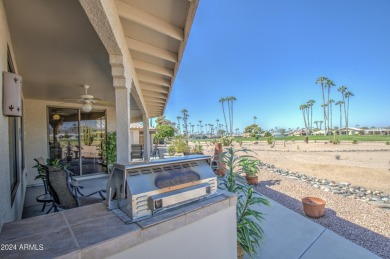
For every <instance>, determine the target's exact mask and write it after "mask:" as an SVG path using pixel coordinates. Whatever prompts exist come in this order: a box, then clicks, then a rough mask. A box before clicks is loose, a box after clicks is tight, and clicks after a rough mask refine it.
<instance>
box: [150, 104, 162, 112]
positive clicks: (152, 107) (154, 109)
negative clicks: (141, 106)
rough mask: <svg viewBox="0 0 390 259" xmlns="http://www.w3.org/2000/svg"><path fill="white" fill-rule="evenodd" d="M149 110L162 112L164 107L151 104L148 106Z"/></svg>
mask: <svg viewBox="0 0 390 259" xmlns="http://www.w3.org/2000/svg"><path fill="white" fill-rule="evenodd" d="M146 105H147V106H148V108H149V110H152V111H161V110H162V109H164V105H161V106H156V105H154V106H153V105H150V104H146Z"/></svg>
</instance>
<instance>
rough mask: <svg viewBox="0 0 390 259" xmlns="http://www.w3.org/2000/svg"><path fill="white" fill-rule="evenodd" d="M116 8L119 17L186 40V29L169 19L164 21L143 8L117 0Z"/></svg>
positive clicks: (180, 39)
mask: <svg viewBox="0 0 390 259" xmlns="http://www.w3.org/2000/svg"><path fill="white" fill-rule="evenodd" d="M115 4H116V8H117V10H118V14H119V17H122V18H123V19H126V20H128V21H132V22H135V23H138V24H141V25H143V26H145V27H147V28H150V29H152V30H155V31H158V32H160V33H162V34H165V35H168V36H169V37H172V38H174V39H177V40H179V41H183V40H184V30H183V29H180V28H179V27H177V26H176V25H173V24H171V23H169V22H167V21H164V20H162V19H160V18H158V17H156V16H154V15H151V14H149V13H147V12H144V11H143V10H141V9H138V8H135V7H134V6H132V5H130V4H127V3H124V2H121V1H118V0H116V1H115Z"/></svg>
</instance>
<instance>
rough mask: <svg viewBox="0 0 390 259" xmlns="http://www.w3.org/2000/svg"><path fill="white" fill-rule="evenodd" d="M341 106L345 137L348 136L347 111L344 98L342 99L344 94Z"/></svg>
mask: <svg viewBox="0 0 390 259" xmlns="http://www.w3.org/2000/svg"><path fill="white" fill-rule="evenodd" d="M343 106H344V120H345V132H346V135H348V124H347V109H346V107H345V98H344V94H343Z"/></svg>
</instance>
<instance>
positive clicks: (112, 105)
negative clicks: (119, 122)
mask: <svg viewBox="0 0 390 259" xmlns="http://www.w3.org/2000/svg"><path fill="white" fill-rule="evenodd" d="M93 103H95V104H97V105H105V106H110V107H114V106H115V104H113V103H111V102H107V101H103V100H101V99H97V98H95V99H94V100H93Z"/></svg>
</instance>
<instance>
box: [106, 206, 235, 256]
mask: <svg viewBox="0 0 390 259" xmlns="http://www.w3.org/2000/svg"><path fill="white" fill-rule="evenodd" d="M236 244H237V233H236V210H235V206H230V207H229V208H227V209H225V210H222V211H219V212H218V213H215V214H212V215H209V216H207V217H204V218H202V219H200V220H198V221H196V222H194V223H192V224H189V225H186V226H185V227H182V228H179V229H177V230H175V231H172V232H169V233H168V234H165V235H162V236H160V237H157V238H155V239H152V240H150V241H147V242H145V243H142V244H140V245H138V246H135V247H133V248H130V249H128V250H125V251H123V252H121V253H118V254H116V255H114V256H111V257H108V258H110V259H122V258H123V259H125V258H159V259H171V258H186V259H198V258H214V259H219V258H221V259H229V258H230V259H236V258H237V246H236Z"/></svg>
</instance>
